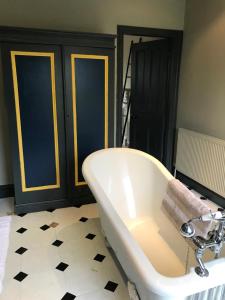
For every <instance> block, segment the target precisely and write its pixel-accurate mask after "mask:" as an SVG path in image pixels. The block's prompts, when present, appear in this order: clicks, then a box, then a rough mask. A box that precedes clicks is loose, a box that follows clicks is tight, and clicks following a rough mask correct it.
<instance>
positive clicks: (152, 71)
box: [130, 39, 169, 163]
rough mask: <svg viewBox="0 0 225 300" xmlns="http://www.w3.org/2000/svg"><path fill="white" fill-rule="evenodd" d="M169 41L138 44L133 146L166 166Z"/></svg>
mask: <svg viewBox="0 0 225 300" xmlns="http://www.w3.org/2000/svg"><path fill="white" fill-rule="evenodd" d="M168 57H169V42H168V40H167V39H162V40H156V41H151V42H143V43H142V42H141V43H138V44H134V46H133V51H132V80H131V97H132V98H131V118H130V147H132V148H135V149H139V150H142V151H145V152H147V153H149V154H151V155H153V156H154V157H156V158H157V159H159V160H160V161H161V162H163V163H165V155H164V154H165V151H166V150H165V136H166V130H167V106H168V103H167V94H168V67H169V66H168V62H169V59H168Z"/></svg>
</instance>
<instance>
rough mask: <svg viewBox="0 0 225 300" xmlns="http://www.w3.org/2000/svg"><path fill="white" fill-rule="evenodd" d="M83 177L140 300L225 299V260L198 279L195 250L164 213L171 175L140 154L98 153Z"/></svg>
mask: <svg viewBox="0 0 225 300" xmlns="http://www.w3.org/2000/svg"><path fill="white" fill-rule="evenodd" d="M83 175H84V178H85V180H86V181H87V183H88V185H89V187H90V189H91V191H92V192H93V194H94V196H95V198H96V200H97V202H98V204H99V211H100V219H101V225H102V228H103V231H104V233H105V235H106V237H107V240H108V241H109V243H110V245H111V247H112V248H113V250H114V252H115V254H116V256H117V258H118V260H119V262H120V264H121V266H122V267H123V269H124V271H125V273H126V274H127V277H128V279H129V281H130V282H132V283H134V284H135V286H136V289H137V291H138V294H139V296H140V299H141V300H156V299H157V300H158V299H174V300H175V299H179V300H180V299H198V300H200V299H204V300H206V299H208V300H220V299H221V300H222V299H225V289H224V284H225V258H220V259H217V260H211V261H208V262H207V263H206V267H207V269H208V270H209V277H207V278H201V277H199V276H198V275H197V274H196V273H195V271H194V269H193V266H195V265H196V262H195V260H194V255H193V251H192V250H191V248H190V247H188V245H187V243H186V241H185V240H184V239H183V238H182V237H181V235H180V234H179V232H178V231H177V230H176V229H175V228H174V226H173V225H172V224H171V221H170V220H169V219H168V218H167V216H166V214H165V213H164V212H163V210H162V208H161V204H162V200H163V198H164V196H165V193H166V188H167V183H168V180H171V179H172V178H173V176H172V175H171V174H170V173H169V172H168V171H167V169H166V168H165V167H164V166H163V165H162V164H161V163H160V162H159V161H158V160H156V159H155V158H153V157H152V156H150V155H148V154H146V153H143V152H141V151H138V150H133V149H125V148H123V149H122V148H112V149H106V150H100V151H97V152H95V153H93V154H91V155H90V156H88V157H87V158H86V160H85V162H84V164H83Z"/></svg>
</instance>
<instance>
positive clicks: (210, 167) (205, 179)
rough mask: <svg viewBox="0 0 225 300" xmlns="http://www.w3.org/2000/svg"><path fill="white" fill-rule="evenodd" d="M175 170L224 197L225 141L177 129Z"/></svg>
mask: <svg viewBox="0 0 225 300" xmlns="http://www.w3.org/2000/svg"><path fill="white" fill-rule="evenodd" d="M175 165H176V170H177V171H179V172H181V173H183V174H184V175H186V176H188V177H190V178H192V179H193V180H195V181H197V182H199V183H200V184H202V185H203V186H205V187H207V188H208V189H210V190H212V191H214V192H215V193H217V194H219V195H221V196H222V197H225V141H223V140H220V139H217V138H214V137H211V136H207V135H204V134H200V133H197V132H194V131H190V130H187V129H183V128H179V130H178V141H177V153H176V164H175Z"/></svg>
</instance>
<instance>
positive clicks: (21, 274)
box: [13, 272, 28, 282]
mask: <svg viewBox="0 0 225 300" xmlns="http://www.w3.org/2000/svg"><path fill="white" fill-rule="evenodd" d="M27 276H28V274H26V273H23V272H19V273H18V274H17V275H16V276H15V277H13V278H14V279H15V280H17V281H20V282H21V281H23V280H24V278H26V277H27Z"/></svg>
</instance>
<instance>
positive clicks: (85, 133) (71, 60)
mask: <svg viewBox="0 0 225 300" xmlns="http://www.w3.org/2000/svg"><path fill="white" fill-rule="evenodd" d="M111 52H112V51H108V50H103V49H101V50H100V49H90V48H89V49H81V48H66V49H65V52H64V54H65V74H67V77H66V91H67V97H66V104H67V105H66V106H67V126H66V127H67V148H68V151H67V155H68V157H67V159H68V161H69V164H68V167H69V178H70V198H72V199H74V200H75V201H76V202H82V197H86V199H85V202H86V201H88V189H87V186H86V183H85V181H84V178H83V175H82V164H83V161H84V159H85V158H86V157H87V156H88V155H89V154H91V153H92V152H94V151H97V150H100V149H104V148H107V147H108V146H113V107H112V103H111V102H113V97H112V96H113V95H112V89H111V87H112V86H111V85H112V84H113V75H112V74H111V72H112V70H111V68H112V65H113V56H112V53H111ZM110 80H111V81H110ZM109 107H110V109H109ZM72 141H73V143H72ZM90 200H91V197H90Z"/></svg>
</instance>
